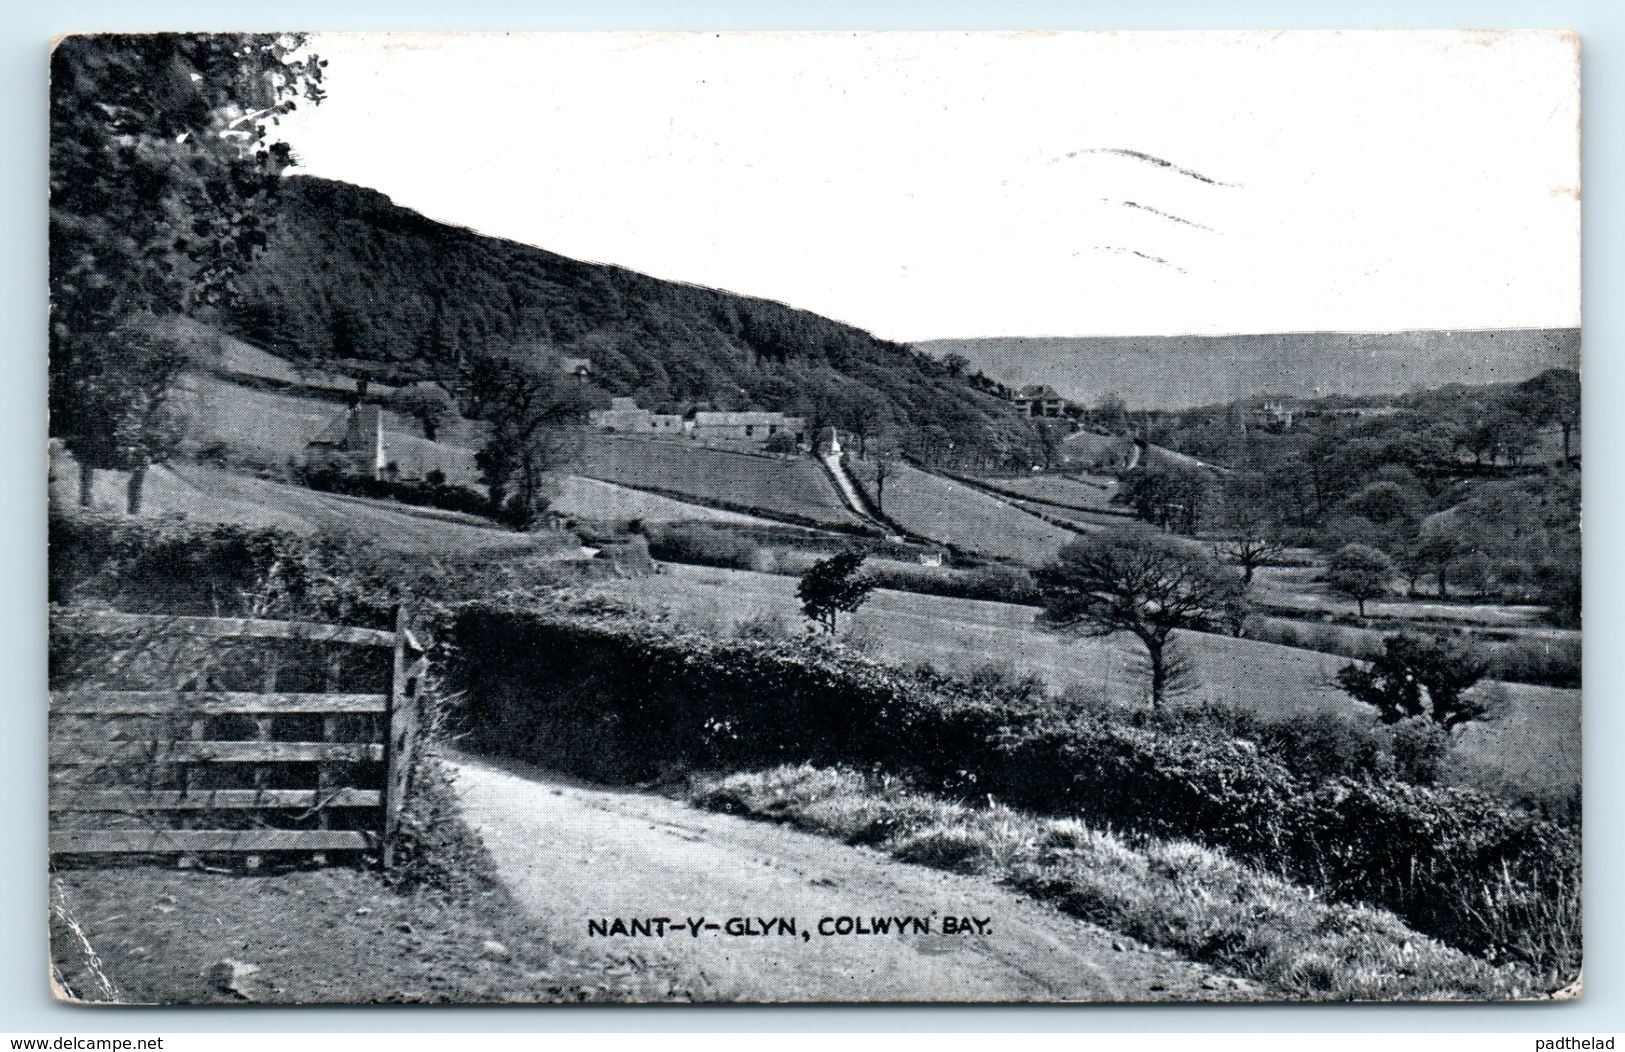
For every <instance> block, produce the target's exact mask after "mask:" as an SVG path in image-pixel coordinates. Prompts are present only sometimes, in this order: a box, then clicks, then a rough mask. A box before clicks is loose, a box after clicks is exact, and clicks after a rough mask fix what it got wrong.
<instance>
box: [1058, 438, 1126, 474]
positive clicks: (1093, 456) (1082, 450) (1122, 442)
mask: <svg viewBox="0 0 1625 1052" xmlns="http://www.w3.org/2000/svg"><path fill="white" fill-rule="evenodd" d="M1061 453H1062V455H1063V456H1064V457H1065V458H1066V459H1067V460H1069V461H1071V462H1072V463H1074V464H1082V465H1085V466H1094V465H1099V466H1101V467H1114V466H1118V465H1121V464H1124V463H1127V462H1128V461H1129V460H1130V459H1132V457H1133V455H1134V441H1133V440H1132V439H1128V438H1124V437H1122V436H1121V435H1097V434H1095V433H1094V432H1093V431H1074V432H1073V433H1072V434H1070V435H1067V436H1066V437H1065V438H1064V439H1062V440H1061Z"/></svg>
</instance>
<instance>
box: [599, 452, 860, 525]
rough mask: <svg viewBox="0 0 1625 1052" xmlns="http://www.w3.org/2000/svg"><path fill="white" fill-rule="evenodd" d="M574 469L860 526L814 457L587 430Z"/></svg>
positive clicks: (797, 516)
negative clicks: (764, 453) (756, 452)
mask: <svg viewBox="0 0 1625 1052" xmlns="http://www.w3.org/2000/svg"><path fill="white" fill-rule="evenodd" d="M574 472H575V473H576V474H578V475H582V476H585V477H587V478H595V479H600V480H602V481H605V482H618V483H624V484H625V485H628V486H636V487H640V488H647V489H654V490H659V491H663V492H666V493H670V494H674V495H677V496H679V497H684V496H689V497H694V498H696V499H697V500H700V501H714V502H716V503H718V504H722V505H726V506H728V507H729V508H730V509H733V510H740V509H752V510H756V511H760V512H761V513H762V514H763V515H765V516H769V517H771V516H774V515H782V516H788V517H791V518H794V519H803V520H810V521H812V522H816V523H819V524H821V525H829V526H861V525H863V523H862V520H860V519H858V518H857V516H855V515H853V514H852V512H851V511H849V510H848V509H847V507H846V505H845V504H843V503H842V502H841V497H840V494H839V493H837V492H836V491H835V484H834V483H833V482H831V481H830V479H829V476H828V475H826V474H824V472H823V469H821V468H820V467H819V466H818V465H817V464H815V463H813V461H812V460H811V459H809V458H807V457H793V458H780V457H769V456H757V455H754V454H749V453H731V452H727V451H724V450H718V449H708V448H705V447H699V446H691V445H687V444H685V443H682V442H679V441H663V440H657V439H641V438H622V437H619V436H615V435H607V434H602V433H599V432H588V433H587V434H586V436H585V440H584V446H583V449H582V453H581V457H580V458H579V460H578V461H577V462H576V464H575V466H574Z"/></svg>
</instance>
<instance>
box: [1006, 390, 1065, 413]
mask: <svg viewBox="0 0 1625 1052" xmlns="http://www.w3.org/2000/svg"><path fill="white" fill-rule="evenodd" d="M1010 401H1012V402H1014V403H1015V405H1016V408H1017V409H1019V410H1021V412H1022V413H1024V414H1026V415H1027V416H1033V417H1061V416H1065V415H1066V399H1065V398H1062V397H1061V396H1060V394H1059V393H1058V392H1057V391H1056V390H1055V388H1053V387H1051V386H1049V385H1048V384H1032V385H1030V386H1028V387H1023V388H1022V389H1021V390H1019V391H1017V392H1016V394H1015V397H1013V398H1011V399H1010Z"/></svg>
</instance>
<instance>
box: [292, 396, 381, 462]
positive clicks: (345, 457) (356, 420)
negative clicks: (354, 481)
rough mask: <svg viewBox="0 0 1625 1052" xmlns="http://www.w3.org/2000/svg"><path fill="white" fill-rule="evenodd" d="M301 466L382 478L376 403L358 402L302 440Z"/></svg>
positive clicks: (379, 412) (379, 429)
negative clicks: (303, 458)
mask: <svg viewBox="0 0 1625 1052" xmlns="http://www.w3.org/2000/svg"><path fill="white" fill-rule="evenodd" d="M305 466H306V467H307V468H311V469H313V470H318V471H339V472H343V473H344V474H349V475H366V476H367V477H369V478H375V479H378V478H383V477H384V476H385V475H386V474H388V472H389V457H388V455H387V453H386V451H385V449H384V412H383V410H382V409H381V408H379V407H378V406H376V405H360V406H356V407H355V408H354V409H351V410H349V411H348V412H346V413H344V414H343V415H341V416H337V417H335V418H333V420H332V422H331V423H329V424H328V425H327V426H326V427H324V428H323V429H322V431H321V433H320V434H318V435H317V436H316V437H315V438H313V439H311V440H310V441H309V442H307V443H306V444H305Z"/></svg>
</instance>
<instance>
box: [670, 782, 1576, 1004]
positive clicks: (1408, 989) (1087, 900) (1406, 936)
mask: <svg viewBox="0 0 1625 1052" xmlns="http://www.w3.org/2000/svg"><path fill="white" fill-rule="evenodd" d="M690 799H691V800H692V801H693V802H695V803H697V804H699V805H701V806H704V807H711V808H718V809H722V810H727V811H731V812H733V813H736V814H744V815H752V816H756V817H762V818H771V819H775V820H778V821H783V822H789V823H792V824H794V825H797V826H799V827H801V828H804V829H808V830H812V831H815V832H820V833H826V834H831V835H834V836H838V837H840V838H842V839H844V840H847V841H849V842H854V843H865V844H872V845H874V846H876V847H878V848H881V849H882V850H885V851H887V852H889V853H890V854H892V855H893V856H895V857H897V858H900V859H903V860H905V861H908V862H915V863H919V864H921V865H927V866H932V867H935V868H938V869H945V870H951V871H953V872H958V873H971V874H981V875H986V876H989V877H993V878H995V879H998V880H1001V881H1003V882H1005V883H1007V884H1010V885H1011V886H1013V887H1016V888H1018V889H1020V890H1022V891H1024V892H1026V893H1028V894H1030V895H1032V896H1034V897H1035V898H1039V899H1043V900H1046V901H1049V902H1051V903H1053V904H1054V905H1056V906H1057V907H1059V908H1060V909H1062V910H1064V911H1065V912H1067V913H1070V914H1072V915H1073V916H1076V917H1080V918H1082V919H1085V920H1088V921H1091V922H1094V923H1096V924H1099V925H1101V926H1102V927H1106V928H1110V929H1112V930H1114V931H1120V932H1123V933H1125V934H1128V935H1131V936H1133V937H1134V938H1137V939H1139V940H1141V941H1143V942H1146V943H1148V944H1150V945H1153V946H1159V947H1164V948H1167V949H1171V950H1174V951H1176V952H1178V953H1180V954H1182V955H1184V956H1186V957H1188V958H1191V959H1193V960H1199V961H1204V962H1207V963H1210V964H1213V965H1215V966H1218V967H1220V968H1223V969H1225V970H1227V971H1230V972H1232V973H1233V974H1236V975H1239V976H1242V977H1244V978H1247V979H1250V980H1253V981H1254V982H1257V983H1259V984H1260V985H1262V986H1264V987H1266V988H1267V989H1268V991H1269V993H1270V995H1271V996H1280V997H1286V998H1291V999H1295V1000H1311V1001H1318V1000H1356V1001H1360V1000H1396V999H1399V1000H1404V999H1410V1000H1453V999H1481V998H1497V999H1507V998H1518V997H1535V996H1540V995H1541V994H1542V993H1543V992H1545V991H1547V990H1550V989H1553V988H1554V984H1553V983H1552V982H1546V983H1542V982H1540V981H1538V980H1537V979H1536V978H1535V977H1534V976H1532V975H1530V974H1529V973H1528V972H1526V971H1524V970H1522V969H1520V968H1517V967H1514V966H1501V967H1497V966H1495V965H1492V964H1490V963H1487V962H1485V961H1483V960H1481V959H1479V958H1476V957H1473V956H1471V955H1469V954H1466V953H1463V952H1461V951H1459V950H1456V949H1453V948H1451V947H1448V946H1446V945H1444V944H1443V943H1440V942H1437V941H1435V940H1433V939H1429V938H1428V937H1426V936H1424V935H1421V934H1419V933H1418V932H1416V931H1414V930H1412V929H1410V928H1408V927H1406V926H1405V924H1404V923H1402V922H1401V921H1400V920H1399V919H1398V918H1396V917H1395V916H1394V915H1393V914H1391V913H1387V912H1385V911H1382V910H1377V909H1372V908H1369V907H1364V906H1354V905H1348V904H1345V903H1337V902H1328V901H1325V900H1323V899H1321V898H1319V897H1317V895H1316V894H1315V893H1314V891H1312V890H1310V889H1308V888H1305V887H1302V886H1300V885H1297V884H1293V883H1290V882H1288V881H1285V880H1282V879H1281V878H1279V877H1275V876H1272V875H1270V874H1268V873H1264V872H1262V871H1260V870H1257V869H1254V868H1251V867H1249V866H1244V865H1241V864H1240V863H1237V862H1236V861H1234V860H1233V859H1231V858H1230V857H1228V856H1227V855H1225V854H1224V853H1223V852H1220V851H1216V850H1214V849H1212V848H1208V847H1203V846H1201V845H1198V844H1193V843H1190V842H1187V841H1178V840H1160V839H1156V838H1135V839H1134V840H1133V842H1130V841H1128V840H1126V839H1124V838H1122V837H1119V836H1116V835H1114V834H1112V833H1110V832H1107V831H1104V830H1100V829H1094V828H1090V827H1089V826H1088V825H1086V824H1085V823H1084V822H1082V821H1080V820H1078V819H1076V818H1043V817H1039V816H1035V815H1029V814H1026V813H1024V812H1020V811H1016V810H1013V809H1011V808H1008V807H1005V806H1002V805H999V804H996V803H992V802H989V803H988V804H986V805H983V806H972V805H970V804H966V803H962V802H959V801H953V800H945V799H942V798H938V797H933V796H929V795H927V794H924V793H920V792H917V791H914V790H912V789H910V788H908V787H906V786H905V785H904V784H903V783H902V782H901V781H899V780H897V779H894V778H889V777H882V776H877V775H869V774H863V773H860V772H855V771H851V770H846V769H842V768H827V767H815V766H812V765H807V764H803V765H799V766H781V767H774V768H770V769H767V770H762V771H755V772H749V773H743V774H734V775H729V776H725V777H720V776H719V777H711V776H696V777H695V778H694V779H693V780H692V783H691V789H690ZM1555 985H1562V984H1561V983H1556V984H1555Z"/></svg>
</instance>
